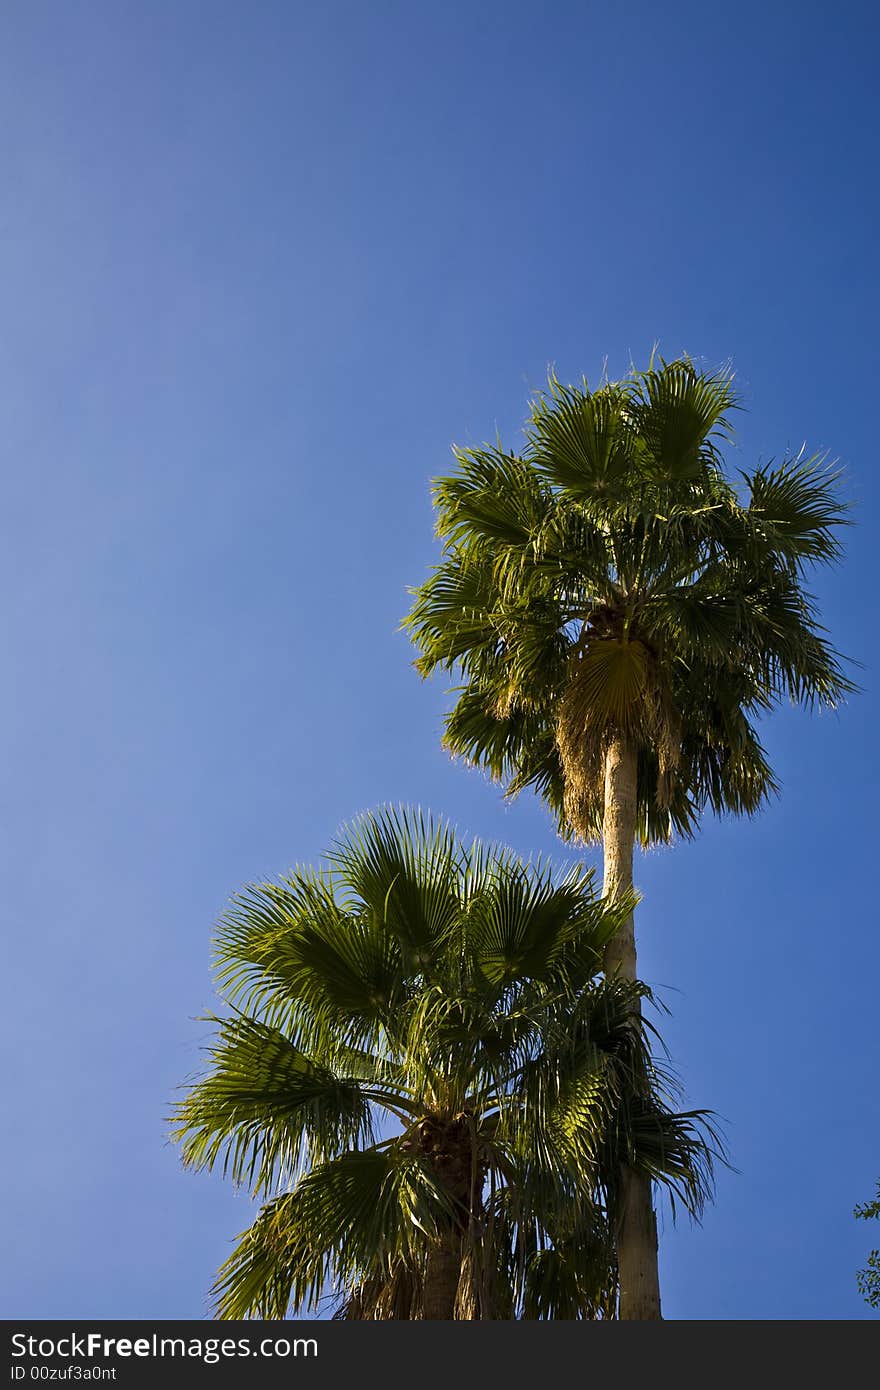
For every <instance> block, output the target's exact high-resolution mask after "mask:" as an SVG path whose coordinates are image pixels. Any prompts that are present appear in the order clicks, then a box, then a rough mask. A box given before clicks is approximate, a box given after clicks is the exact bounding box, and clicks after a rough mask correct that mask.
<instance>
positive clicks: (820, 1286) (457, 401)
mask: <svg viewBox="0 0 880 1390" xmlns="http://www.w3.org/2000/svg"><path fill="white" fill-rule="evenodd" d="M878 39H880V24H878V19H877V16H876V10H875V7H874V6H873V5H869V4H858V3H851V4H848V5H844V6H840V5H838V6H827V5H819V4H817V3H809V0H808V2H807V3H803V4H801V5H799V6H797V7H796V8H795V7H794V6H792V5H791V4H789V3H782V0H769V3H768V0H764V2H763V3H760V4H755V3H745V4H732V5H728V6H717V5H707V4H705V3H673V4H672V5H663V6H658V5H656V4H649V3H647V2H646V0H636V3H633V4H630V5H628V6H617V7H613V6H609V5H605V4H598V3H593V0H581V2H580V3H574V0H571V2H569V0H559V2H558V3H552V0H551V2H550V3H547V4H545V5H538V4H525V3H518V0H508V3H501V0H472V3H461V2H460V0H451V2H450V0H446V3H443V4H433V3H430V4H429V3H427V2H426V0H408V2H407V0H394V2H393V3H391V2H389V0H369V3H368V2H367V0H360V2H358V0H350V2H349V3H345V2H344V0H322V3H309V4H304V3H301V2H299V0H289V3H282V2H281V0H278V3H271V0H257V2H256V3H247V4H246V3H243V0H239V3H235V4H230V3H219V0H212V2H211V3H207V2H205V3H195V2H194V0H173V2H172V3H168V2H166V0H149V3H147V0H139V2H138V0H128V2H127V3H126V2H124V0H114V2H113V3H110V0H82V3H79V4H72V5H62V4H58V3H52V0H15V2H13V3H7V4H5V5H4V6H3V9H2V13H0V148H2V180H0V190H2V193H0V196H2V210H0V238H2V256H0V303H2V318H0V322H2V329H3V331H2V336H0V388H2V389H0V410H2V434H0V437H2V442H3V452H4V462H5V468H4V476H5V482H4V487H3V506H2V511H0V525H2V528H3V538H2V545H0V566H2V581H0V583H2V595H3V602H2V654H3V680H2V684H0V730H2V738H3V742H4V745H5V747H4V750H3V764H4V772H5V775H4V778H3V782H2V798H3V807H2V826H3V834H2V860H0V867H2V874H3V885H2V894H0V901H2V905H3V914H4V916H5V919H6V924H5V927H4V932H3V942H4V958H5V961H6V967H5V972H4V973H5V978H6V981H7V983H6V994H5V1003H4V1009H3V1019H2V1024H3V1047H4V1061H3V1075H4V1091H5V1094H4V1103H3V1110H4V1129H5V1130H6V1131H7V1138H6V1140H5V1142H4V1143H3V1145H2V1157H0V1162H2V1164H3V1168H4V1173H3V1177H2V1192H3V1200H4V1207H5V1213H4V1216H3V1228H4V1232H5V1235H6V1237H7V1241H8V1248H9V1255H8V1257H7V1258H6V1259H5V1260H4V1261H3V1263H2V1270H0V1285H2V1292H0V1310H2V1314H3V1315H4V1316H6V1317H13V1316H15V1317H20V1316H31V1317H43V1318H50V1317H55V1318H85V1317H89V1318H94V1317H99V1316H100V1317H106V1318H145V1319H146V1318H175V1317H177V1318H181V1317H186V1318H194V1317H195V1318H197V1317H202V1316H204V1315H205V1313H206V1310H207V1306H208V1305H207V1297H206V1293H207V1289H208V1287H209V1285H210V1282H211V1277H212V1273H213V1271H214V1270H215V1268H216V1266H217V1265H218V1264H219V1263H220V1261H221V1260H222V1259H223V1258H224V1257H225V1255H226V1254H227V1253H228V1252H229V1249H230V1242H231V1239H232V1237H233V1236H234V1235H235V1234H236V1232H238V1231H239V1230H240V1229H241V1228H242V1227H243V1226H244V1225H246V1224H247V1222H248V1221H249V1219H250V1215H249V1212H250V1206H249V1202H248V1200H247V1198H246V1197H245V1196H243V1195H241V1194H238V1195H237V1194H235V1193H234V1192H233V1191H231V1190H230V1188H229V1186H228V1185H227V1184H226V1183H224V1181H223V1179H222V1178H221V1177H220V1176H219V1175H215V1176H208V1175H190V1174H186V1173H184V1172H183V1171H182V1170H181V1168H180V1164H179V1160H178V1156H177V1154H176V1152H175V1151H174V1150H173V1149H172V1148H171V1147H170V1146H169V1145H168V1143H167V1141H166V1138H165V1133H166V1123H165V1116H166V1115H167V1112H168V1108H169V1104H170V1102H171V1100H172V1098H173V1096H174V1093H175V1087H176V1086H177V1085H178V1084H179V1083H181V1082H182V1081H183V1080H184V1079H185V1078H186V1077H187V1075H189V1074H191V1073H192V1072H193V1070H194V1069H195V1068H196V1067H197V1066H198V1064H199V1047H200V1045H201V1044H202V1043H203V1042H204V1040H205V1038H206V1027H205V1025H204V1024H199V1023H197V1022H195V1021H194V1019H195V1018H196V1017H197V1016H198V1015H199V1014H200V1013H202V1012H203V1011H204V1010H205V1009H206V1008H207V1007H209V1006H210V1005H211V1002H212V989H211V982H210V961H209V955H210V936H211V930H212V925H213V922H214V920H215V919H216V916H217V915H218V913H219V912H220V911H222V909H223V906H224V903H225V902H226V900H227V898H228V896H229V895H230V894H231V893H232V892H233V891H235V890H236V889H237V888H238V887H239V886H240V885H242V884H243V883H245V882H246V881H248V880H251V879H254V878H259V877H263V876H269V875H275V874H277V873H279V872H282V871H284V870H285V869H287V868H289V867H290V866H292V865H293V864H294V863H297V862H300V863H302V862H310V861H313V860H315V859H316V858H317V857H318V856H319V855H320V853H321V851H322V849H323V848H324V847H325V846H326V845H327V844H328V842H329V841H330V840H331V839H332V837H333V836H334V834H335V833H336V831H337V828H338V827H339V825H340V824H341V823H342V822H343V821H345V820H347V819H348V818H350V817H351V816H353V815H355V814H356V813H357V812H359V811H361V810H363V809H365V808H367V807H370V806H375V805H377V804H379V803H381V802H383V801H393V802H420V803H421V804H422V805H424V806H427V807H430V808H432V809H433V810H435V811H437V812H440V813H444V814H446V815H448V816H451V817H452V818H454V819H455V820H456V821H457V823H458V824H459V825H460V827H461V829H462V830H463V831H464V832H467V833H477V834H480V835H483V836H485V837H488V838H496V839H499V840H503V841H506V842H507V843H509V844H511V845H513V846H514V847H515V848H516V849H517V850H518V851H521V852H523V853H528V852H529V851H530V850H536V851H537V850H540V851H544V852H548V851H549V852H552V853H553V854H554V855H555V856H556V857H557V858H558V859H561V860H564V859H566V858H567V857H568V853H567V851H566V850H565V849H564V848H563V847H562V846H560V845H559V844H558V842H557V841H556V840H555V838H554V835H553V832H552V828H551V825H550V822H549V820H548V818H547V817H546V816H545V814H544V813H543V811H542V810H541V809H540V807H539V806H538V805H537V804H536V803H535V802H534V801H533V800H530V799H528V798H524V799H522V800H520V801H519V802H517V803H515V804H514V805H512V806H505V805H504V804H503V803H502V801H501V799H500V797H499V795H498V792H497V790H496V789H495V788H494V787H492V786H491V785H489V784H488V783H487V782H486V781H484V780H483V779H482V778H481V777H480V776H479V775H478V774H477V773H474V772H469V771H468V770H466V769H465V768H463V767H461V766H457V765H455V764H453V763H452V762H450V761H449V760H448V758H447V757H446V755H445V754H444V753H443V752H442V751H441V749H440V747H439V741H438V731H439V727H440V722H441V717H442V712H443V710H444V708H445V706H446V695H445V689H444V682H443V681H434V682H432V683H429V684H423V683H421V682H420V681H419V679H418V677H417V676H416V674H415V673H414V671H413V670H412V666H411V660H412V656H413V653H412V651H411V650H410V648H409V646H408V643H407V640H406V639H405V637H404V636H403V635H401V633H400V632H399V630H398V624H399V622H400V619H401V617H402V615H403V613H404V612H405V610H406V607H407V595H406V587H407V585H411V584H414V583H416V582H418V581H419V580H420V579H421V578H422V577H423V576H424V575H425V573H426V572H427V569H428V567H429V566H430V564H431V563H433V561H434V559H435V557H436V553H437V552H436V547H435V543H434V541H433V540H432V533H431V526H432V518H431V511H430V503H429V494H428V489H429V481H430V479H431V477H432V476H433V475H435V474H437V473H439V472H443V471H446V470H447V469H448V467H449V464H450V455H449V446H450V444H451V443H452V442H453V441H455V442H458V443H461V444H467V443H479V442H481V441H483V440H485V439H486V438H489V437H494V435H495V432H496V430H498V431H500V433H501V436H502V438H503V439H504V440H505V442H507V443H508V444H510V445H515V444H516V443H517V440H518V437H519V436H518V431H519V429H520V427H521V425H522V422H523V419H524V415H525V410H526V403H527V400H528V397H529V395H530V393H531V392H532V391H534V390H535V389H537V388H540V386H541V385H542V383H543V382H544V381H545V379H546V373H547V368H548V366H549V365H550V364H555V367H556V369H557V371H558V373H559V374H560V376H562V377H563V378H568V379H573V378H576V377H579V376H580V375H581V374H582V373H586V374H587V375H588V376H590V377H596V376H597V375H598V374H599V372H600V371H601V368H602V364H603V362H604V361H605V359H606V358H607V360H608V367H609V371H610V372H611V374H612V375H621V374H623V373H624V372H625V371H626V369H627V367H628V365H629V363H630V360H634V361H635V362H636V363H638V364H643V363H644V362H645V361H646V359H647V355H648V353H649V352H650V349H651V346H652V344H653V343H654V342H655V341H659V343H660V347H661V350H662V351H663V352H664V353H665V354H666V355H667V356H672V355H674V354H676V353H678V352H679V351H681V350H686V351H688V352H690V353H691V354H692V355H693V356H695V357H697V358H699V359H701V360H703V361H705V362H706V363H708V364H713V365H714V364H718V363H720V362H722V361H724V360H726V359H728V358H730V359H732V362H733V364H734V366H735V368H736V370H737V372H738V379H739V384H740V388H741V390H742V392H743V395H744V398H745V403H746V406H747V411H746V412H744V413H743V414H742V416H741V417H740V420H739V436H738V441H737V446H736V448H735V450H733V451H732V452H731V454H730V461H731V465H732V466H733V467H747V466H752V465H754V464H755V462H757V461H759V460H761V459H765V460H766V459H767V458H769V457H778V456H779V455H781V454H782V453H783V452H784V451H786V450H789V451H791V450H796V449H797V448H799V447H800V445H801V443H802V442H803V441H804V440H806V441H807V443H808V445H809V447H810V448H811V449H819V448H823V449H824V448H827V449H829V450H831V451H832V453H833V454H834V455H837V456H839V457H840V458H841V460H842V461H843V462H844V464H845V466H846V469H847V479H848V480H847V490H848V493H849V496H850V497H851V499H852V500H853V502H854V504H855V517H856V519H857V522H858V525H857V527H856V528H855V529H853V530H852V531H851V532H850V533H849V534H848V535H847V538H846V540H847V558H846V560H845V562H844V563H843V565H841V566H840V567H839V568H838V569H836V570H835V571H833V572H826V573H823V574H822V575H820V576H819V579H818V581H817V583H816V585H815V588H816V592H817V593H818V594H819V596H820V599H821V604H822V609H823V612H824V614H825V618H826V622H827V624H828V626H829V628H830V629H831V632H832V633H833V635H834V638H835V640H836V642H837V644H838V645H839V646H840V647H841V648H842V649H843V650H844V651H845V652H848V653H850V654H851V655H852V656H854V657H855V658H857V659H859V660H860V661H862V662H863V663H864V665H865V669H864V670H863V671H862V672H861V673H860V677H859V678H860V679H861V681H862V683H863V685H864V687H865V691H864V693H863V694H861V695H859V696H858V697H856V698H854V699H853V700H852V701H851V702H850V704H849V706H848V707H847V708H846V709H844V710H843V711H842V712H841V713H840V714H837V715H823V716H816V717H810V716H807V715H806V714H802V713H798V712H794V711H789V710H784V711H782V712H780V713H779V714H778V715H776V716H774V717H773V718H772V719H771V720H770V721H768V722H767V723H766V725H765V726H764V734H765V738H766V743H767V745H768V748H769V750H770V753H771V756H772V760H773V762H774V765H775V767H776V769H777V771H778V774H779V776H780V779H781V782H782V785H783V794H782V797H781V799H780V800H779V801H778V802H777V803H775V804H774V805H773V806H771V807H770V808H769V809H768V810H767V811H766V812H765V813H764V814H763V815H762V816H761V817H760V818H759V819H757V820H756V821H753V822H749V823H742V822H733V821H728V822H725V823H717V822H711V821H709V822H707V823H706V824H705V827H704V830H703V832H702V834H701V836H700V838H699V839H698V840H697V841H696V842H695V843H693V844H688V845H681V846H677V847H676V848H674V849H671V850H664V851H657V852H654V853H652V854H651V855H649V856H647V857H642V858H641V859H640V861H639V862H638V863H637V882H638V886H639V887H640V889H641V890H642V892H643V894H644V904H643V906H642V908H641V909H640V912H639V921H638V932H639V938H640V969H641V973H642V975H643V977H644V978H645V979H646V980H647V981H648V982H649V983H651V984H652V985H655V986H658V987H661V992H662V994H663V997H664V998H665V1000H666V1002H667V1004H668V1005H669V1007H670V1008H671V1009H672V1016H671V1018H669V1019H667V1020H666V1021H665V1023H664V1024H663V1028H664V1033H665V1037H666V1039H667V1041H668V1043H669V1045H670V1048H671V1051H672V1053H673V1056H674V1059H675V1061H676V1063H677V1065H678V1068H679V1070H680V1072H681V1074H682V1076H683V1078H684V1080H685V1083H686V1087H687V1095H688V1098H689V1100H690V1101H691V1102H692V1103H693V1104H695V1105H707V1106H711V1107H712V1108H714V1109H715V1110H716V1111H717V1112H718V1113H719V1115H721V1116H722V1117H723V1118H724V1121H725V1127H726V1133H727V1136H728V1141H729V1145H730V1149H731V1157H732V1161H733V1163H734V1164H735V1166H736V1168H737V1169H738V1172H736V1173H724V1174H722V1176H721V1179H720V1183H719V1191H718V1198H717V1202H716V1204H715V1206H714V1207H713V1208H712V1209H711V1210H710V1211H709V1212H708V1213H707V1215H706V1218H705V1221H704V1224H703V1226H702V1228H701V1229H695V1228H691V1227H690V1226H689V1225H688V1224H687V1223H686V1222H685V1223H684V1224H679V1225H678V1226H677V1227H674V1228H673V1227H672V1226H671V1223H670V1222H669V1221H668V1220H667V1221H666V1222H665V1224H664V1231H663V1236H662V1257H661V1258H662V1281H663V1297H664V1311H665V1313H666V1315H667V1316H668V1317H672V1318H699V1319H709V1318H740V1319H764V1318H797V1319H804V1318H810V1319H813V1318H818V1319H830V1318H834V1319H837V1318H860V1317H866V1316H870V1310H868V1309H867V1307H866V1305H865V1304H864V1303H863V1302H862V1301H861V1299H860V1298H859V1295H858V1293H857V1291H856V1286H855V1271H856V1269H857V1268H858V1267H859V1265H860V1264H861V1263H864V1258H865V1256H866V1254H867V1251H868V1249H869V1248H870V1246H871V1244H877V1243H878V1235H880V1232H878V1231H877V1230H875V1229H872V1228H871V1227H869V1226H868V1225H866V1224H865V1223H861V1222H856V1221H854V1219H853V1217H852V1208H853V1205H854V1204H855V1203H856V1202H858V1201H860V1200H866V1199H867V1198H869V1197H870V1196H871V1195H872V1192H873V1187H874V1181H875V1179H876V1177H877V1176H878V1174H880V1101H878V1093H880V1086H878V1059H877V1053H876V1041H877V1026H876V1017H877V1000H878V976H880V950H878V942H877V935H876V932H875V930H874V922H875V920H876V912H875V906H874V885H873V867H874V861H875V859H876V855H877V849H876V805H877V801H876V793H875V779H876V776H877V768H878V766H880V758H878V750H877V737H876V728H877V710H876V705H875V696H874V693H873V687H874V672H873V670H872V669H871V667H872V664H873V663H872V661H871V657H872V649H873V646H874V642H873V641H872V640H870V638H869V633H868V630H867V629H868V627H869V620H870V613H871V609H872V607H874V591H875V589H876V579H875V564H876V551H877V511H876V508H877V484H876V458H875V453H876V437H875V432H874V427H873V421H874V415H875V413H876V404H875V396H876V389H877V387H876V383H877V376H878V365H880V364H878V353H877V346H876V344H877V329H876V324H877V318H878V309H880V304H878V277H877V255H876V236H877V225H878V213H880V207H878V201H880V200H878V192H877V179H876V167H877V166H876V158H877V143H878V133H880V132H878V124H877V118H876V88H875V85H874V84H875V78H876V63H877V54H878ZM589 858H590V859H592V860H593V861H597V856H596V855H595V854H594V853H592V852H591V853H590V855H589Z"/></svg>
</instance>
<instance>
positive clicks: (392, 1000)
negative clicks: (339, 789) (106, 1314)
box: [175, 811, 714, 1319]
mask: <svg viewBox="0 0 880 1390" xmlns="http://www.w3.org/2000/svg"><path fill="white" fill-rule="evenodd" d="M631 907H632V901H631V898H630V897H627V896H621V897H620V898H619V899H618V901H617V902H616V903H615V904H613V905H609V904H608V903H605V902H603V901H601V900H599V899H597V897H596V896H595V893H594V891H593V885H592V871H585V870H584V869H583V868H576V869H573V870H572V871H570V872H569V873H568V874H566V875H565V876H562V877H559V876H554V874H553V873H552V871H551V869H550V868H549V867H547V866H543V865H541V864H540V863H537V864H534V865H525V864H523V863H522V862H520V861H519V860H518V859H517V858H516V857H515V856H514V855H513V854H512V853H511V852H509V851H507V850H503V849H497V848H491V847H489V848H486V847H481V846H480V845H479V844H473V845H471V846H469V847H465V846H464V845H462V844H461V843H459V842H458V841H457V839H456V837H455V835H454V834H453V832H452V830H451V829H450V828H449V827H448V826H447V825H444V824H442V823H432V822H431V821H430V820H425V819H423V818H422V817H421V815H418V814H412V813H406V812H402V813H395V812H390V811H386V812H383V813H381V814H378V815H375V816H367V817H365V818H363V819H362V820H361V821H359V822H357V823H355V825H354V826H353V827H352V828H351V829H350V830H349V831H348V832H347V833H346V834H345V835H344V836H343V838H342V839H341V840H340V841H339V842H337V844H336V845H335V847H334V849H333V850H332V852H331V853H330V855H329V856H328V860H327V864H326V866H325V867H324V869H322V870H320V871H316V872H315V871H309V870H298V871H297V872H296V873H294V874H293V875H292V876H290V877H289V878H286V879H283V880H282V881H280V882H278V883H264V884H260V885H258V886H256V887H252V888H250V889H248V890H246V891H245V892H244V893H243V894H241V895H240V896H239V897H238V898H236V899H235V900H234V902H233V905H232V907H231V909H230V911H229V912H228V913H227V914H226V916H225V918H224V919H223V921H222V923H221V926H220V929H219V934H218V937H217V965H218V982H219V986H220V989H221V992H222V995H223V997H224V999H225V1001H226V1003H227V1004H228V1006H229V1013H228V1014H227V1015H226V1016H225V1017H224V1018H222V1019H218V1020H217V1028H218V1034H217V1041H216V1045H215V1046H214V1048H213V1050H212V1051H211V1055H210V1065H209V1068H208V1070H207V1074H206V1075H205V1076H204V1077H203V1079H201V1080H200V1081H198V1082H197V1083H196V1084H194V1085H193V1086H192V1088H191V1089H190V1090H189V1091H188V1093H187V1094H186V1096H185V1098H184V1099H183V1100H182V1102H181V1103H180V1104H179V1106H178V1107H177V1111H176V1118H175V1126H176V1128H175V1137H176V1139H177V1140H178V1141H179V1142H180V1143H181V1144H182V1147H183V1156H184V1159H185V1162H186V1163H187V1164H189V1165H191V1166H193V1167H197V1168H212V1167H214V1166H215V1165H217V1164H220V1165H221V1166H222V1168H223V1171H224V1172H226V1173H228V1174H230V1175H231V1177H232V1178H233V1179H235V1180H236V1181H237V1182H239V1183H246V1184H247V1185H248V1186H249V1187H250V1188H251V1189H252V1191H253V1192H254V1194H255V1195H257V1196H259V1197H262V1198H264V1199H265V1201H264V1205H263V1207H262V1209H261V1211H260V1213H259V1215H258V1216H257V1219H256V1221H255V1222H254V1223H253V1225H252V1226H251V1227H250V1229H249V1230H247V1231H245V1232H244V1234H243V1235H242V1236H241V1238H240V1241H239V1243H238V1245H237V1247H236V1249H235V1251H234V1252H233V1254H232V1255H231V1256H230V1258H229V1259H228V1260H227V1262H226V1263H225V1265H224V1266H223V1267H222V1269H221V1270H220V1272H219V1275H218V1278H217V1282H216V1285H215V1289H214V1293H215V1296H216V1306H217V1310H218V1313H219V1316H220V1317H224V1318H241V1317H248V1316H263V1317H284V1316H286V1315H287V1313H288V1311H289V1309H291V1308H293V1309H295V1310H299V1311H301V1310H303V1309H308V1308H309V1307H315V1305H316V1304H317V1303H318V1301H319V1300H320V1299H321V1298H322V1296H324V1294H325V1293H326V1291H327V1290H328V1289H333V1290H334V1291H335V1292H336V1294H337V1297H338V1314H337V1315H338V1316H343V1317H350V1318H361V1319H364V1318H369V1319H376V1318H426V1319H448V1318H454V1317H455V1318H515V1317H533V1318H577V1317H602V1316H614V1313H615V1301H616V1270H615V1264H614V1252H613V1241H612V1240H611V1237H610V1229H609V1215H610V1214H611V1213H613V1211H614V1209H615V1205H616V1203H617V1202H618V1201H619V1196H620V1194H619V1191H618V1174H619V1172H620V1168H621V1164H622V1162H623V1161H625V1162H626V1163H627V1164H628V1165H629V1166H630V1167H631V1168H632V1169H633V1170H634V1171H637V1172H639V1173H644V1174H645V1175H646V1177H647V1179H648V1181H655V1182H657V1183H660V1184H662V1185H664V1187H665V1188H666V1189H667V1190H668V1191H669V1193H670V1194H671V1196H672V1197H673V1198H677V1199H678V1200H680V1201H681V1202H682V1203H683V1204H684V1206H685V1208H687V1209H688V1210H689V1211H690V1212H692V1213H697V1212H698V1211H699V1209H700V1206H701V1204H702V1202H703V1200H704V1198H705V1196H706V1194H707V1190H708V1184H709V1182H710V1177H711V1159H712V1153H713V1147H714V1146H713V1137H714V1136H713V1131H712V1129H711V1126H710V1125H709V1124H708V1122H707V1121H706V1119H705V1117H704V1116H703V1115H702V1113H701V1112H690V1113H676V1112H675V1111H674V1110H673V1109H672V1108H671V1106H670V1090H669V1084H668V1078H667V1077H666V1076H665V1074H664V1073H663V1071H662V1069H660V1068H658V1067H657V1066H655V1065H652V1063H651V1061H650V1057H649V1049H648V1048H647V1046H646V1042H645V1033H644V1026H643V1025H642V1024H641V1021H640V1018H639V1015H638V1013H635V1012H634V1011H633V1008H632V1002H633V999H634V998H636V997H639V996H640V995H641V994H642V993H644V991H643V990H642V989H641V987H640V986H638V985H636V984H635V983H631V982H628V981H624V980H619V979H614V980H603V979H601V978H599V972H600V969H601V961H602V952H603V950H604V947H605V944H606V942H607V941H608V939H609V938H610V936H611V935H612V934H613V932H614V931H616V930H617V929H618V928H619V926H620V923H621V921H622V920H623V919H624V917H625V916H626V914H627V913H628V912H629V911H630V910H631Z"/></svg>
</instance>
